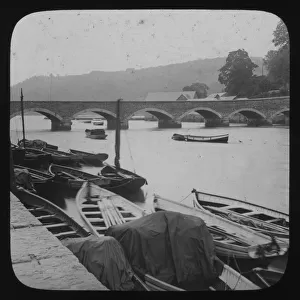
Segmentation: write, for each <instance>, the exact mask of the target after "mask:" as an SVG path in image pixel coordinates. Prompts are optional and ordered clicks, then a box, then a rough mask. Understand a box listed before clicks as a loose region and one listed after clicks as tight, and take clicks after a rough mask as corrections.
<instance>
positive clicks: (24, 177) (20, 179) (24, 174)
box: [14, 168, 34, 191]
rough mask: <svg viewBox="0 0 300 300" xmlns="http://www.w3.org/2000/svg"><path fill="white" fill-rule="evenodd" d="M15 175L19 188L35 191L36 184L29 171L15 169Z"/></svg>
mask: <svg viewBox="0 0 300 300" xmlns="http://www.w3.org/2000/svg"><path fill="white" fill-rule="evenodd" d="M14 173H15V180H16V185H17V186H20V187H23V188H25V189H27V190H30V191H34V184H33V181H32V178H31V176H30V173H29V171H28V170H26V169H19V168H14Z"/></svg>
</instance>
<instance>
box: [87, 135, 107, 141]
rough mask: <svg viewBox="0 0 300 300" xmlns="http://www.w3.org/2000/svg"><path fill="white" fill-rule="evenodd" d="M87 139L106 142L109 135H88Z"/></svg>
mask: <svg viewBox="0 0 300 300" xmlns="http://www.w3.org/2000/svg"><path fill="white" fill-rule="evenodd" d="M86 137H87V138H89V139H94V140H105V139H106V137H107V134H86Z"/></svg>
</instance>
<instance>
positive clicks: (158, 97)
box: [144, 91, 196, 101]
mask: <svg viewBox="0 0 300 300" xmlns="http://www.w3.org/2000/svg"><path fill="white" fill-rule="evenodd" d="M195 94H196V92H195V91H192V92H190V91H189V92H185V91H184V92H155V93H148V95H147V97H146V98H145V100H144V101H176V100H177V99H178V98H179V97H180V96H181V95H183V96H185V97H186V98H187V99H193V98H194V97H195Z"/></svg>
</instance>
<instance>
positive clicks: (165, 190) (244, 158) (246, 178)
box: [10, 116, 289, 218]
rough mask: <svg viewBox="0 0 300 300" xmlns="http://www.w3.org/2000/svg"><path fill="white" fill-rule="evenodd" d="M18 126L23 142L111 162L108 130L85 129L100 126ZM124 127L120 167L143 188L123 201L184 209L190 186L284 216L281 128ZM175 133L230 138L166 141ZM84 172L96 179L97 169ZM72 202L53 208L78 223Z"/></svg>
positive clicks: (285, 132)
mask: <svg viewBox="0 0 300 300" xmlns="http://www.w3.org/2000/svg"><path fill="white" fill-rule="evenodd" d="M10 126H11V127H10V129H11V141H12V142H13V143H16V142H17V140H18V138H19V139H21V138H22V129H21V128H22V127H21V117H20V116H17V117H15V118H13V119H12V120H11V122H10ZM104 126H106V124H104ZM25 127H26V138H27V139H41V140H44V141H46V142H48V143H50V144H55V145H58V146H59V148H60V149H61V150H68V149H69V148H75V149H78V150H83V151H88V152H105V153H108V154H109V158H108V160H107V162H108V163H110V164H114V157H115V153H114V151H115V150H114V145H115V144H114V141H115V132H114V131H113V130H106V132H107V134H108V137H107V140H93V139H88V138H86V137H85V133H84V130H85V129H86V128H102V127H101V126H94V125H91V124H85V123H82V122H81V121H73V125H72V131H69V132H67V131H64V132H51V131H50V128H51V123H50V120H47V119H44V117H43V116H25ZM129 127H130V128H129V129H128V130H123V131H121V150H120V152H121V154H120V156H121V157H120V164H121V167H123V168H125V169H128V170H132V171H134V172H136V173H137V174H139V175H142V176H144V177H145V178H146V179H147V181H148V184H149V185H148V186H145V187H143V189H142V191H141V192H140V193H139V194H138V195H132V196H131V197H130V198H131V200H133V201H135V202H136V203H137V204H138V205H141V206H148V205H150V203H151V201H150V200H151V196H152V194H153V193H157V194H159V195H161V196H164V197H166V198H170V199H173V200H177V201H183V203H186V204H191V199H192V198H193V195H189V194H190V192H191V190H192V189H193V188H197V189H199V190H201V191H205V192H208V193H213V194H220V195H224V196H228V197H233V198H237V199H241V200H246V201H249V202H252V203H256V204H260V205H263V206H266V207H270V208H273V209H276V210H279V211H282V212H285V213H288V211H289V129H288V128H284V127H272V128H250V127H249V128H248V127H245V126H231V127H229V128H205V127H204V124H199V123H198V124H197V123H183V128H181V129H158V128H157V122H145V121H130V122H129ZM104 128H105V127H104ZM175 132H176V133H182V134H192V135H211V134H213V135H214V134H222V133H229V141H228V144H209V143H187V142H179V141H174V140H172V139H171V136H172V135H173V133H175ZM83 170H85V171H89V172H91V173H93V174H96V173H97V172H98V171H99V168H87V167H84V168H83ZM188 195H189V196H188ZM59 196H60V195H59V194H58V195H57V197H59ZM187 196H188V197H187ZM73 197H74V195H72V193H71V194H70V196H65V197H64V202H63V203H60V204H59V205H60V206H61V207H62V208H64V209H65V210H66V211H68V213H69V214H71V215H73V216H74V217H75V218H77V216H78V215H77V211H76V207H75V205H74V198H73ZM185 197H187V198H186V199H184V198H185ZM143 198H145V200H144V199H143ZM183 199H184V200H183Z"/></svg>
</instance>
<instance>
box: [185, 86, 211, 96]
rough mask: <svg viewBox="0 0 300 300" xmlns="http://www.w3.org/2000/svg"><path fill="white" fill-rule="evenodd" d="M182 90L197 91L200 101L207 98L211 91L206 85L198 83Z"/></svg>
mask: <svg viewBox="0 0 300 300" xmlns="http://www.w3.org/2000/svg"><path fill="white" fill-rule="evenodd" d="M182 90H183V91H186V92H188V91H195V92H196V95H197V98H198V99H200V98H206V97H207V91H208V90H209V87H208V86H207V85H206V84H205V83H200V82H196V83H193V84H192V85H190V86H185V87H184V88H183V89H182Z"/></svg>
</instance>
